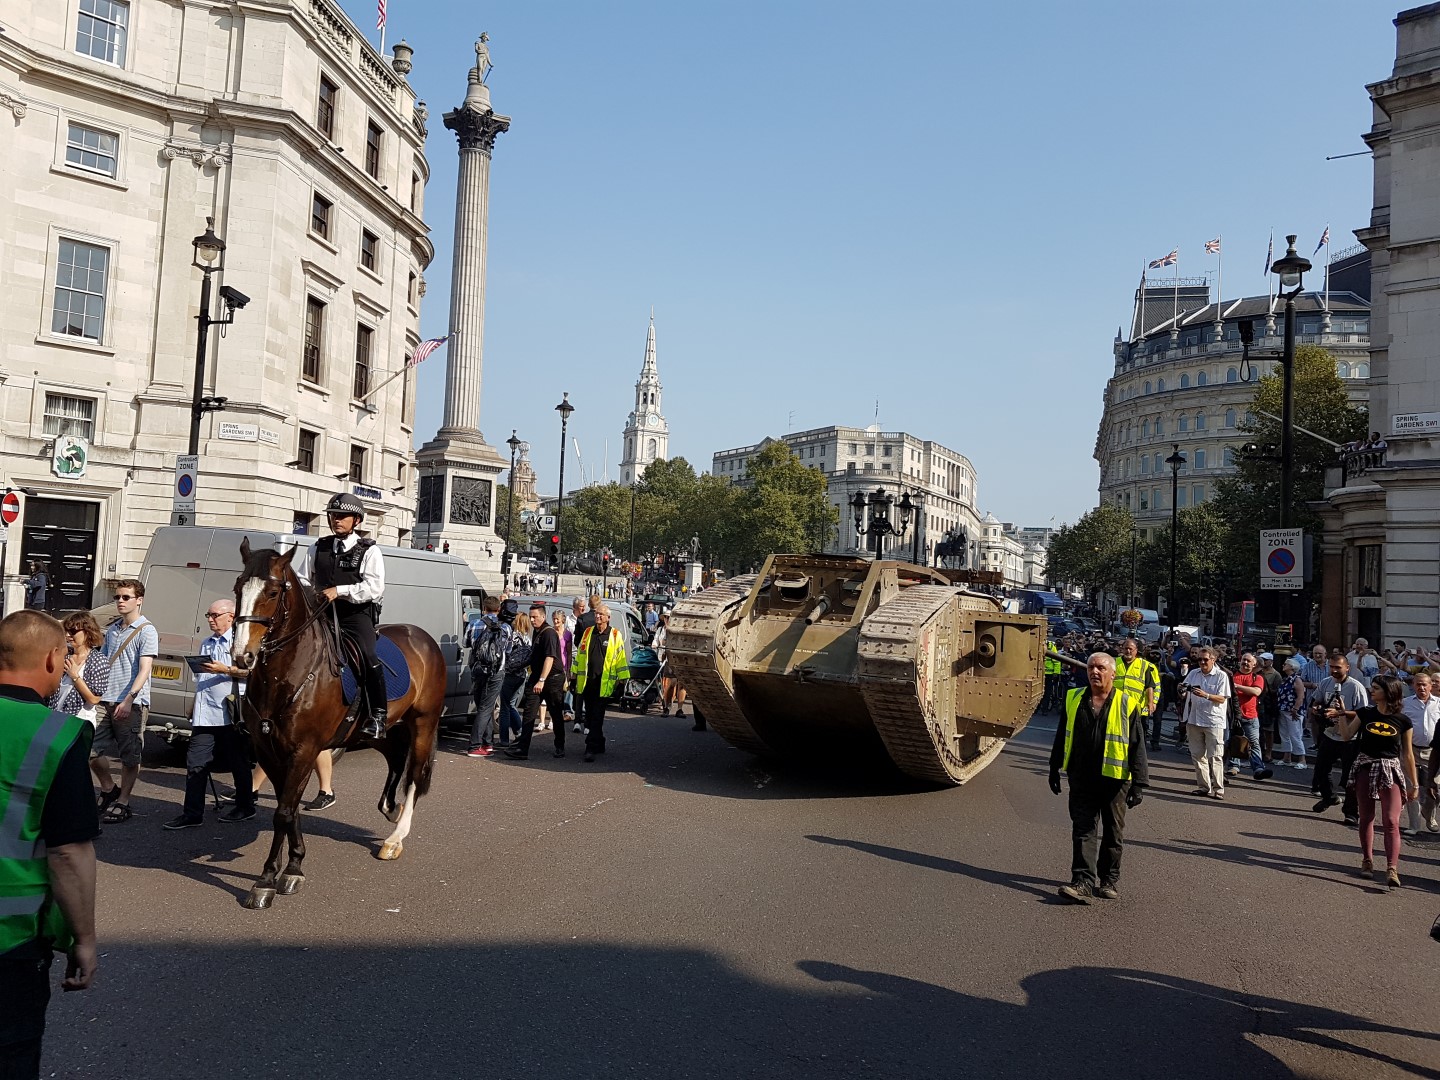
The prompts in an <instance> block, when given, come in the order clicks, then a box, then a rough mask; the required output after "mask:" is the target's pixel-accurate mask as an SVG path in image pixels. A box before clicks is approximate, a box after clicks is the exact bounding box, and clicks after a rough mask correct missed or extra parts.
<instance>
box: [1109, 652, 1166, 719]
mask: <svg viewBox="0 0 1440 1080" xmlns="http://www.w3.org/2000/svg"><path fill="white" fill-rule="evenodd" d="M1115 686H1116V688H1117V689H1119V690H1123V691H1124V692H1125V693H1127V694H1129V695H1130V696H1131V697H1133V698H1134V699H1135V702H1136V708H1138V709H1139V710H1140V711H1141V712H1142V713H1143V712H1146V711H1147V710H1146V704H1147V701H1148V699H1147V698H1146V696H1145V687H1146V686H1153V687H1155V689H1156V690H1157V691H1158V690H1159V689H1160V669H1159V668H1157V667H1156V666H1155V665H1154V664H1152V663H1151V662H1150V661H1149V660H1146V659H1145V658H1144V657H1143V656H1137V657H1135V659H1134V660H1133V661H1131V662H1130V663H1129V664H1127V663H1125V658H1124V657H1123V656H1117V657H1116V658H1115Z"/></svg>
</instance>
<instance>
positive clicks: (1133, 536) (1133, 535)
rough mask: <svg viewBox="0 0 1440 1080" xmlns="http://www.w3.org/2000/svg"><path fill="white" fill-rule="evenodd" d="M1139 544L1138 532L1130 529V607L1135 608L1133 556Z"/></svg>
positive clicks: (1136, 529)
mask: <svg viewBox="0 0 1440 1080" xmlns="http://www.w3.org/2000/svg"><path fill="white" fill-rule="evenodd" d="M1139 542H1140V530H1139V529H1138V528H1136V527H1135V526H1133V525H1132V526H1131V527H1130V606H1131V608H1134V607H1135V555H1136V547H1137V545H1138V544H1139Z"/></svg>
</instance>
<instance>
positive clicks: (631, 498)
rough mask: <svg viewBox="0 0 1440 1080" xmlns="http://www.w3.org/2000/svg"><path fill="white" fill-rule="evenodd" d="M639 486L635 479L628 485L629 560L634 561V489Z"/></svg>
mask: <svg viewBox="0 0 1440 1080" xmlns="http://www.w3.org/2000/svg"><path fill="white" fill-rule="evenodd" d="M639 486H640V482H639V481H638V480H637V481H636V482H635V483H633V484H631V485H630V562H632V563H633V562H634V561H635V489H636V488H638V487H639Z"/></svg>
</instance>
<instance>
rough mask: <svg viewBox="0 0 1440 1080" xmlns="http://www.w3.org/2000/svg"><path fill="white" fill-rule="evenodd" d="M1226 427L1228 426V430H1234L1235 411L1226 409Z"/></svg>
mask: <svg viewBox="0 0 1440 1080" xmlns="http://www.w3.org/2000/svg"><path fill="white" fill-rule="evenodd" d="M1225 426H1226V427H1227V428H1233V427H1234V426H1235V410H1234V409H1226V410H1225Z"/></svg>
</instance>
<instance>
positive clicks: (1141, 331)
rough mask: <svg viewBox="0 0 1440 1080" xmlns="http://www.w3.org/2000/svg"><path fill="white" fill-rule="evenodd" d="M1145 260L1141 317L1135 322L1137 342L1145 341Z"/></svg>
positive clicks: (1141, 277) (1142, 265)
mask: <svg viewBox="0 0 1440 1080" xmlns="http://www.w3.org/2000/svg"><path fill="white" fill-rule="evenodd" d="M1145 270H1146V266H1145V260H1144V259H1141V260H1140V317H1139V318H1137V319H1136V320H1135V323H1136V325H1135V340H1136V341H1143V340H1144V339H1145Z"/></svg>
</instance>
